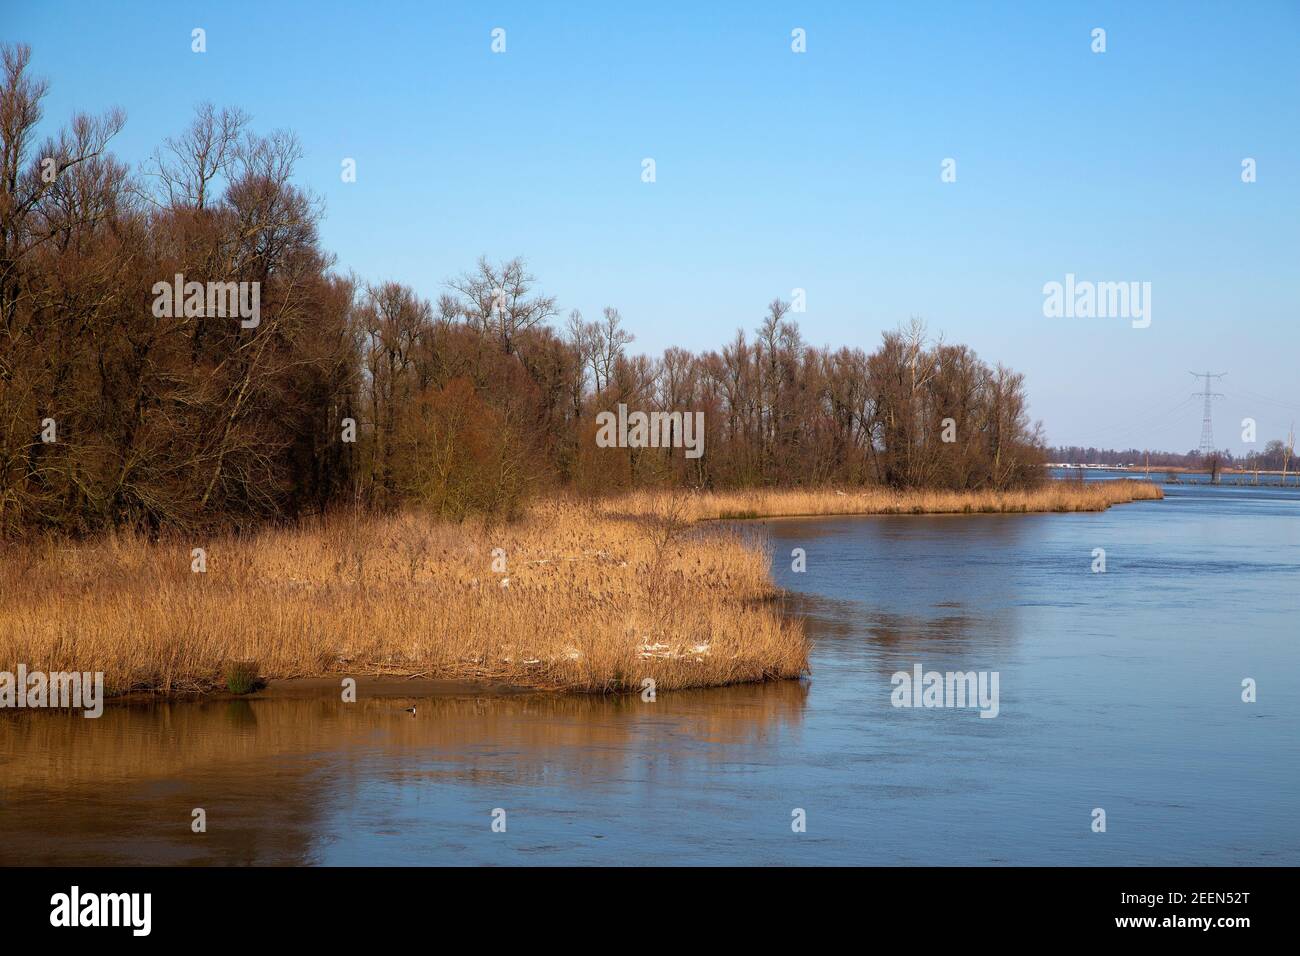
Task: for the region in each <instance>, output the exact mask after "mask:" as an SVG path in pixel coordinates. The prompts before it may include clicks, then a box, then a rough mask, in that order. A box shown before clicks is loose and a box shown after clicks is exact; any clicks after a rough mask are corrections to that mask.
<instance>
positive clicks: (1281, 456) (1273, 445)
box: [1046, 438, 1296, 471]
mask: <svg viewBox="0 0 1300 956" xmlns="http://www.w3.org/2000/svg"><path fill="white" fill-rule="evenodd" d="M1046 454H1047V460H1048V461H1049V462H1052V463H1053V464H1070V465H1137V466H1139V467H1143V466H1145V465H1147V464H1149V465H1150V466H1151V467H1152V468H1192V469H1209V468H1210V467H1211V465H1212V464H1213V463H1214V462H1217V463H1218V466H1219V467H1220V468H1234V469H1240V470H1244V471H1255V470H1259V471H1281V470H1282V469H1283V468H1284V467H1285V468H1289V469H1290V470H1292V471H1294V470H1295V467H1296V463H1295V453H1294V451H1292V450H1290V449H1289V448H1288V446H1287V443H1286V442H1284V441H1282V440H1281V439H1276V438H1275V439H1272V440H1270V441H1268V442H1265V444H1264V447H1263V449H1262V450H1260V451H1250V452H1247V453H1246V454H1244V455H1234V454H1233V453H1232V452H1231V451H1229V450H1227V449H1223V450H1221V451H1216V452H1214V453H1213V454H1212V455H1210V456H1206V455H1202V454H1201V452H1200V451H1199V450H1193V451H1189V452H1181V453H1180V452H1170V451H1151V450H1150V449H1146V448H1141V449H1139V448H1129V449H1125V450H1123V451H1118V450H1115V449H1113V448H1084V447H1081V446H1079V445H1061V446H1057V447H1052V448H1048V449H1047V452H1046Z"/></svg>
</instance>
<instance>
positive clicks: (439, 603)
mask: <svg viewBox="0 0 1300 956" xmlns="http://www.w3.org/2000/svg"><path fill="white" fill-rule="evenodd" d="M1160 497H1162V492H1161V490H1160V488H1159V487H1158V486H1156V485H1151V484H1147V483H1145V482H1134V481H1113V482H1099V483H1093V484H1086V485H1085V484H1077V483H1069V482H1053V483H1051V484H1049V485H1046V486H1044V487H1042V488H1039V489H1034V490H1027V491H1005V492H980V493H958V492H930V491H916V492H896V491H886V490H882V489H869V490H866V491H856V492H840V491H836V490H834V489H830V490H823V491H808V490H760V491H743V492H720V493H705V494H670V493H665V492H658V493H652V492H640V493H633V494H629V495H625V496H620V497H616V498H609V499H598V500H596V501H595V502H590V501H588V502H582V501H549V502H542V503H539V504H536V505H534V506H533V507H532V508H531V509H529V511H528V513H527V515H526V516H525V517H524V518H523V519H522V520H520V521H518V522H515V523H511V524H504V525H502V524H488V523H483V522H473V521H467V522H463V523H451V522H439V521H435V520H433V519H429V518H427V517H423V516H421V515H418V514H415V513H407V514H402V515H397V516H388V517H376V516H354V515H337V516H334V517H332V518H329V519H326V520H321V521H318V522H313V523H309V524H304V525H302V526H299V527H296V528H287V529H271V530H266V531H263V532H261V533H258V534H256V535H252V536H244V537H227V538H218V539H212V540H201V541H200V540H191V539H181V538H179V537H174V538H170V539H165V540H163V541H149V540H146V539H145V538H143V537H140V536H136V535H130V534H111V535H108V536H105V537H102V538H98V539H95V540H92V541H86V542H76V543H71V542H67V541H55V540H53V539H51V540H48V541H43V542H29V543H25V544H21V545H15V546H12V547H10V548H9V549H8V550H7V551H4V552H0V593H3V594H5V595H6V599H5V602H4V604H3V606H0V670H10V671H13V670H15V669H16V667H17V665H18V664H19V663H23V664H26V666H27V668H28V669H29V670H43V671H46V672H57V671H71V670H76V671H102V672H103V673H104V675H105V686H106V689H107V691H108V693H109V694H110V695H112V696H120V695H124V694H132V693H143V694H154V695H165V696H178V695H185V694H196V693H212V692H218V693H221V692H230V691H234V692H237V693H242V692H247V691H250V690H253V689H255V688H256V687H257V686H258V685H259V684H261V683H262V682H264V681H267V680H270V681H281V682H282V681H292V680H296V679H302V678H325V677H329V678H332V679H334V680H339V679H341V678H343V677H349V676H351V677H358V678H360V677H362V676H366V675H370V676H375V675H388V676H395V677H401V678H410V679H413V680H417V681H455V682H468V683H469V684H470V685H473V686H480V687H484V688H485V689H486V688H487V686H488V685H498V686H508V687H524V688H533V689H543V690H564V691H578V692H594V693H606V692H612V693H622V692H640V691H642V690H643V689H644V688H645V686H646V685H645V683H644V682H645V681H647V680H651V681H653V682H654V686H655V689H656V690H673V689H680V688H689V687H715V686H722V685H729V684H739V683H747V682H755V681H765V680H774V679H786V678H795V677H799V676H802V675H804V674H805V673H807V671H808V654H809V646H808V641H807V639H806V638H805V635H804V629H803V622H802V620H801V619H800V618H799V616H798V615H796V614H792V613H787V611H786V609H785V607H784V606H783V600H782V591H781V590H780V589H779V588H777V587H776V586H775V585H774V584H773V583H772V580H771V577H770V575H769V565H770V555H769V554H768V553H766V552H765V550H764V549H763V547H762V546H760V545H758V544H755V543H754V541H753V540H752V539H750V538H746V537H742V535H741V534H740V533H739V532H738V531H737V530H736V529H733V528H731V527H728V526H727V525H726V524H719V523H717V522H716V521H710V520H708V519H737V518H753V517H777V516H796V515H851V514H949V513H951V514H962V513H1003V512H1007V513H1010V512H1016V513H1018V512H1033V511H1039V512H1042V511H1100V510H1104V509H1105V508H1107V507H1109V506H1110V505H1112V504H1116V503H1119V502H1124V501H1132V500H1138V499H1150V498H1160ZM196 548H201V549H202V560H201V561H199V559H198V558H196V557H195V555H196V553H197V552H196V551H195V549H196ZM198 567H202V569H203V570H196V568H198ZM413 686H414V685H413Z"/></svg>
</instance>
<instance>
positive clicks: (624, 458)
mask: <svg viewBox="0 0 1300 956" xmlns="http://www.w3.org/2000/svg"><path fill="white" fill-rule="evenodd" d="M29 59H30V51H29V50H28V49H27V48H26V47H24V46H6V47H4V48H3V55H2V60H3V63H2V67H3V77H0V179H2V183H0V534H3V535H7V536H13V535H18V534H24V533H27V532H30V531H32V530H38V529H48V530H56V531H61V532H67V533H88V532H93V531H97V530H101V529H105V528H110V527H116V526H133V527H139V528H144V529H147V530H159V529H162V528H166V527H176V528H188V527H201V526H214V525H222V526H235V527H239V526H243V525H247V524H252V523H255V522H259V521H263V520H267V519H281V518H293V517H295V516H299V515H302V514H308V513H318V512H321V511H324V510H326V509H328V508H330V507H331V506H337V505H341V504H348V505H356V506H366V507H377V508H389V507H396V506H399V505H402V504H405V503H410V502H415V503H420V504H423V505H425V506H427V507H430V508H432V509H434V510H436V511H438V512H439V513H442V514H446V515H451V516H464V515H467V514H471V513H488V514H496V515H503V516H509V515H511V514H513V513H515V512H517V511H518V509H519V508H520V506H521V503H522V502H523V501H525V500H526V498H527V496H528V495H529V494H530V493H532V492H534V491H536V490H539V489H543V488H558V487H563V488H570V489H575V490H577V491H579V492H587V493H596V492H601V491H604V490H607V489H617V488H626V487H633V486H644V485H664V486H668V485H677V486H687V487H736V486H749V485H790V484H804V485H824V484H827V483H837V484H842V485H865V484H885V485H890V486H896V487H935V488H955V489H984V488H1007V487H1014V486H1023V485H1027V484H1031V483H1033V482H1035V481H1037V480H1039V478H1040V476H1041V473H1042V469H1041V465H1042V463H1043V461H1044V460H1045V457H1044V448H1043V442H1042V439H1041V433H1040V429H1039V427H1038V426H1037V425H1034V424H1032V423H1031V422H1030V420H1029V417H1028V413H1027V408H1026V399H1025V394H1024V383H1023V379H1022V377H1021V376H1020V375H1019V374H1017V373H1014V372H1012V371H1010V370H1008V369H1006V368H1004V367H1002V366H1000V365H997V366H989V365H987V364H986V363H984V362H982V361H981V360H980V359H979V358H977V356H976V355H975V354H974V353H973V352H972V351H971V350H970V349H968V348H966V347H965V346H961V345H950V344H946V343H944V342H942V341H937V342H936V341H931V340H930V339H929V338H928V337H927V334H926V331H925V328H924V326H923V325H922V324H921V323H919V322H916V321H914V322H913V323H912V324H910V325H909V326H907V327H905V328H901V329H899V330H895V331H890V332H887V333H885V334H884V336H883V340H882V342H881V344H880V347H879V348H877V349H876V350H875V351H873V352H870V353H867V352H864V351H862V350H860V349H839V350H834V351H833V350H830V349H825V348H816V347H813V346H810V345H809V344H808V343H806V342H805V341H804V340H803V338H802V335H801V333H800V331H799V327H798V325H797V324H796V323H795V322H793V321H791V319H790V306H789V304H788V303H786V302H783V301H780V300H778V301H774V302H772V303H771V304H770V305H769V306H768V310H767V314H766V316H765V317H764V318H763V320H762V321H761V323H760V324H759V326H758V328H757V330H756V331H755V332H754V333H753V334H752V336H748V335H746V334H745V333H744V332H743V331H738V332H737V333H736V335H735V337H734V338H733V339H732V340H731V341H730V342H728V343H727V344H726V345H724V346H723V347H722V348H721V349H720V350H718V351H710V352H705V353H702V354H694V353H691V352H688V351H685V350H683V349H678V348H670V349H668V350H667V351H666V352H665V353H664V354H663V355H662V356H661V357H659V358H649V357H646V356H644V355H634V354H631V353H629V351H628V347H629V346H630V345H631V343H632V341H633V336H632V335H631V334H630V332H629V331H628V330H627V329H626V328H625V327H624V324H623V320H622V317H621V316H620V314H619V312H618V311H617V310H616V309H613V308H607V309H605V310H604V313H603V315H602V316H601V318H600V319H599V320H596V321H587V320H586V319H584V317H583V316H582V315H581V314H580V313H579V312H577V311H576V310H575V311H573V312H571V313H569V315H568V316H567V317H566V319H565V320H564V321H562V322H561V321H559V312H558V309H557V304H556V300H555V299H554V298H553V297H549V296H545V295H542V294H540V293H539V292H538V291H537V281H536V279H535V277H534V276H532V275H531V274H530V273H529V271H528V269H527V267H526V265H525V263H524V262H523V261H522V260H520V259H512V260H509V261H506V262H503V263H492V262H489V261H488V260H487V259H482V260H480V261H479V262H478V264H477V265H476V266H475V267H474V268H473V269H471V270H470V271H468V272H465V273H464V274H462V275H460V276H458V277H455V278H453V279H451V280H450V281H449V282H448V283H447V284H446V292H445V294H443V295H442V296H441V297H440V298H439V299H438V300H437V301H436V302H431V301H427V300H425V299H423V298H421V297H420V296H418V295H417V294H416V293H415V292H414V291H413V290H412V289H411V288H410V287H408V286H405V285H402V284H399V283H395V282H381V283H367V282H363V281H361V280H359V279H357V278H356V277H353V276H345V275H341V274H339V273H337V272H336V271H335V269H334V265H335V263H334V260H333V258H332V257H331V256H330V255H329V254H328V253H326V252H325V251H324V250H322V249H321V248H320V245H319V242H318V238H317V224H318V222H319V220H320V217H321V204H320V203H319V201H318V200H317V199H316V198H314V197H313V196H311V195H310V194H309V193H307V192H305V191H304V190H302V189H301V188H299V187H298V186H296V185H294V183H293V181H292V180H293V173H294V166H295V163H296V162H297V161H298V160H299V158H300V157H301V149H300V147H299V145H298V142H297V140H296V139H295V138H294V137H293V136H292V135H290V134H287V133H282V132H276V133H272V134H270V135H258V134H256V133H254V132H253V131H252V130H251V129H250V126H249V119H248V117H247V116H246V115H245V114H243V113H242V112H240V111H238V110H230V109H226V110H218V109H215V108H213V107H211V106H208V105H205V106H202V107H200V108H199V110H198V111H197V115H196V116H195V117H194V120H193V122H192V123H191V124H190V125H189V126H188V127H187V128H186V129H185V130H184V131H183V132H182V133H181V134H180V135H178V136H176V137H174V138H170V139H168V140H166V141H165V142H164V143H163V144H162V146H161V147H160V148H159V149H158V150H157V151H156V152H155V153H154V154H153V155H152V156H151V157H150V159H149V160H148V161H147V162H145V163H143V164H142V165H141V166H140V167H138V168H136V169H131V168H128V167H127V166H126V165H125V164H123V163H122V162H120V161H119V160H118V159H116V158H115V157H114V156H113V155H112V153H110V152H109V150H108V144H109V142H110V140H111V139H112V138H113V136H114V135H115V134H116V133H117V132H118V131H119V130H120V129H121V128H122V126H123V122H124V118H123V116H122V114H121V113H119V112H110V113H108V114H106V115H103V116H98V117H91V116H85V115H78V116H75V117H74V118H73V119H72V121H71V123H70V125H69V126H68V127H67V128H65V129H63V130H61V131H59V132H58V133H57V134H56V135H54V136H52V137H49V138H47V139H45V140H43V141H41V142H37V140H36V132H35V131H36V129H37V126H38V124H39V123H40V121H41V118H42V113H41V100H42V98H43V97H44V95H45V93H46V89H47V87H46V84H45V83H44V82H43V81H39V80H36V79H34V78H32V76H31V75H30V73H29V71H28V63H29ZM176 276H181V277H183V280H184V282H185V283H187V284H188V283H190V282H196V283H200V284H206V283H228V282H247V283H257V284H258V286H259V288H260V318H259V320H258V322H257V323H256V325H255V327H244V326H243V325H241V323H240V321H239V320H238V319H237V318H232V317H230V316H228V315H213V314H210V313H208V312H204V311H202V310H196V311H195V312H194V313H193V314H184V312H185V310H182V314H178V315H176V316H175V317H162V318H160V317H159V314H160V313H158V312H157V311H156V309H155V308H154V305H155V302H156V298H157V292H156V288H155V287H157V286H158V284H159V283H160V282H162V283H166V284H167V285H168V286H169V287H170V285H171V284H172V283H173V280H174V278H175V277H176ZM168 294H170V293H168ZM620 403H622V404H625V405H627V406H628V407H630V408H636V409H640V410H644V411H650V410H664V411H675V410H679V411H692V412H693V411H703V412H704V413H705V414H704V422H705V453H704V455H703V456H702V457H700V458H698V459H687V458H686V457H685V456H684V455H683V454H682V451H681V450H680V449H674V448H600V447H597V445H596V442H595V440H594V438H595V432H596V415H597V414H598V413H599V412H601V411H604V410H610V409H613V408H615V407H616V406H618V405H619V404H620Z"/></svg>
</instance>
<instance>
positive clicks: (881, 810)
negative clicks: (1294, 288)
mask: <svg viewBox="0 0 1300 956" xmlns="http://www.w3.org/2000/svg"><path fill="white" fill-rule="evenodd" d="M1166 491H1167V494H1168V497H1167V498H1166V499H1165V500H1164V501H1163V502H1150V503H1139V504H1131V505H1124V506H1121V507H1117V508H1114V509H1112V510H1111V511H1109V512H1106V513H1103V514H1081V515H1015V516H973V517H935V518H927V517H898V518H846V519H819V520H778V521H769V522H765V523H763V524H762V525H761V526H760V525H755V526H754V531H755V533H762V534H764V535H765V536H766V537H767V539H768V540H769V541H770V543H771V547H772V549H773V552H774V555H775V557H774V569H775V574H776V577H777V579H778V581H779V583H780V584H782V585H783V586H785V587H787V588H789V589H791V590H793V591H797V592H799V594H800V595H801V597H800V598H799V603H800V605H801V606H803V609H804V611H805V613H807V615H808V617H809V626H810V629H811V632H812V634H813V636H814V637H815V639H816V642H817V644H816V650H815V653H814V655H813V676H812V678H811V679H810V680H809V681H806V682H801V683H794V682H787V683H783V684H774V685H768V686H761V687H745V688H732V689H723V690H716V691H697V692H686V693H678V694H661V695H660V696H659V700H658V701H657V702H656V703H654V704H644V703H642V702H641V701H640V699H639V698H635V697H634V698H630V699H619V700H594V699H572V698H563V699H555V698H547V697H535V696H531V695H530V696H523V697H512V698H504V699H495V700H482V701H478V700H474V699H470V698H465V699H439V700H432V701H422V702H421V703H420V706H419V713H418V716H416V717H412V716H410V715H408V714H405V713H404V712H403V707H405V706H406V702H405V701H403V700H400V699H373V700H369V701H362V702H360V703H358V704H354V705H343V704H336V703H335V702H334V701H332V700H328V699H281V700H254V701H238V702H235V703H227V702H220V703H213V702H209V703H189V704H171V705H156V706H132V707H114V708H110V709H109V710H108V711H106V713H105V715H104V716H103V717H102V718H101V719H99V720H97V721H95V720H84V719H82V718H81V717H80V716H69V715H65V714H52V713H35V714H33V713H30V712H20V713H17V714H15V713H12V712H11V713H10V714H7V715H5V717H4V718H3V719H0V863H4V864H14V863H133V862H151V863H168V862H177V863H260V864H280V863H322V864H373V863H393V864H421V863H464V864H471V863H494V864H518V863H525V864H527V863H538V864H542V863H583V862H593V863H612V864H619V863H625V864H659V863H663V864H683V863H685V864H700V863H740V864H780V863H814V864H815V863H849V864H958V865H963V864H990V863H1021V864H1027V863H1046V864H1153V863H1167V864H1251V863H1272V864H1291V865H1295V864H1300V812H1298V811H1300V760H1298V758H1300V667H1297V664H1298V663H1300V645H1298V643H1297V642H1298V641H1300V614H1298V613H1297V612H1298V611H1300V550H1298V549H1297V545H1300V520H1297V519H1298V518H1300V492H1297V491H1293V490H1290V489H1285V490H1284V489H1276V488H1259V489H1254V488H1235V487H1220V488H1214V487H1206V486H1200V487H1196V486H1192V487H1188V486H1183V487H1178V486H1174V487H1168V488H1167V489H1166ZM796 547H799V548H803V549H805V551H806V552H807V571H806V572H805V573H794V572H792V571H791V569H790V568H791V561H790V557H789V556H790V552H791V549H792V548H796ZM1094 548H1104V549H1105V551H1106V563H1107V573H1105V574H1093V573H1091V570H1090V567H1091V564H1092V561H1093V557H1092V551H1093V549H1094ZM916 663H920V664H921V665H923V667H924V668H925V669H926V670H937V671H950V670H962V671H969V670H987V671H997V672H998V673H999V675H1000V682H999V689H1000V702H999V703H1000V713H999V715H998V716H997V717H996V718H995V719H982V718H980V717H979V715H978V712H977V711H975V710H969V709H967V710H959V709H913V710H907V709H896V708H894V707H892V706H891V705H890V690H891V686H890V676H891V674H893V673H894V672H895V671H898V670H906V671H911V669H912V667H913V665H914V664H916ZM1246 677H1251V678H1254V679H1255V680H1256V681H1257V683H1258V688H1259V689H1258V702H1256V703H1253V704H1246V703H1242V702H1241V699H1240V698H1241V681H1242V679H1243V678H1246ZM194 807H202V808H204V809H205V810H206V811H207V818H208V832H207V833H206V834H203V835H196V834H193V833H191V832H190V820H191V809H192V808H194ZM796 807H797V808H802V809H803V810H805V811H806V814H807V832H806V833H794V832H792V831H791V826H790V823H791V810H792V809H793V808H796ZM1094 807H1101V808H1104V809H1105V811H1106V814H1107V832H1105V833H1104V834H1099V833H1093V832H1091V829H1090V824H1091V820H1092V817H1091V813H1092V810H1093V808H1094ZM494 808H503V809H504V810H505V811H506V824H507V826H506V832H504V833H493V832H492V830H491V821H492V811H493V809H494Z"/></svg>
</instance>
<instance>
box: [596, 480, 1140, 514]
mask: <svg viewBox="0 0 1300 956" xmlns="http://www.w3.org/2000/svg"><path fill="white" fill-rule="evenodd" d="M1163 497H1164V491H1163V490H1162V489H1161V488H1160V486H1159V485H1156V484H1152V483H1151V482H1147V481H1133V480H1129V479H1122V480H1115V481H1092V482H1073V481H1049V482H1045V483H1043V484H1042V485H1040V486H1038V487H1035V488H1022V489H1012V490H1009V491H963V492H958V491H941V490H940V491H931V490H925V489H914V490H910V491H903V490H894V489H889V488H867V489H857V490H850V491H848V492H845V491H839V490H836V489H833V488H832V489H807V490H805V489H790V488H786V489H766V488H758V489H748V490H737V491H722V492H706V493H700V494H691V495H686V496H684V497H683V498H682V501H683V504H682V506H681V508H682V512H683V514H684V515H686V516H688V517H689V518H690V519H692V520H696V521H702V520H710V519H724V520H726V519H746V518H780V517H812V516H818V515H899V514H911V515H921V514H1010V513H1025V512H1043V511H1105V510H1106V509H1107V508H1109V507H1110V506H1111V505H1115V504H1122V503H1124V502H1129V501H1146V500H1153V499H1160V498H1163ZM661 499H662V494H661V493H656V492H637V493H633V494H630V495H628V496H624V497H622V498H612V499H608V500H606V501H605V502H603V503H602V507H603V508H604V509H605V510H606V511H607V512H610V513H615V514H617V513H639V512H641V511H644V510H648V509H652V508H654V507H657V506H658V505H657V502H659V501H660V500H661Z"/></svg>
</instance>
